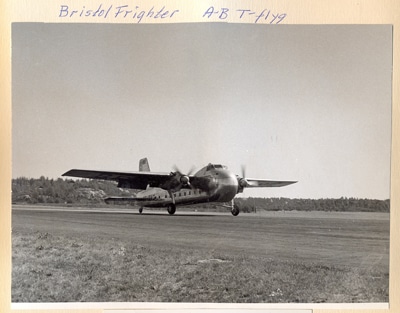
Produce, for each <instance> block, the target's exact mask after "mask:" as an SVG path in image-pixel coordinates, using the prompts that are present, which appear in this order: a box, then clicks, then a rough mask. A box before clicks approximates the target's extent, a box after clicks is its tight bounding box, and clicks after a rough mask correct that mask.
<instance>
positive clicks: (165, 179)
mask: <svg viewBox="0 0 400 313" xmlns="http://www.w3.org/2000/svg"><path fill="white" fill-rule="evenodd" d="M62 176H71V177H81V178H90V179H102V180H113V181H116V182H118V185H119V186H120V187H122V188H132V189H146V187H147V186H148V185H149V186H150V187H162V186H164V185H166V184H168V183H169V182H170V181H171V180H172V179H173V175H172V174H170V173H156V172H111V171H92V170H79V169H72V170H69V171H68V172H66V173H64V174H63V175H62Z"/></svg>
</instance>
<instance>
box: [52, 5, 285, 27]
mask: <svg viewBox="0 0 400 313" xmlns="http://www.w3.org/2000/svg"><path fill="white" fill-rule="evenodd" d="M180 13H181V12H180V10H178V9H170V8H167V7H166V6H163V7H161V6H160V7H158V8H156V7H154V6H153V7H152V8H151V9H146V10H142V9H141V8H140V7H139V6H131V5H127V4H126V5H119V6H116V5H113V4H111V5H103V4H100V5H99V6H97V7H95V8H87V7H86V6H82V7H80V8H79V9H77V8H71V7H70V6H68V5H61V6H60V11H59V14H58V17H59V18H97V19H117V20H131V21H132V22H135V23H141V22H142V21H148V22H151V21H152V20H157V19H158V20H163V19H173V18H175V17H176V16H178V15H179V14H180ZM199 13H200V14H201V18H202V19H210V18H212V17H213V18H214V19H217V20H227V19H229V18H231V17H233V18H236V19H239V20H242V19H243V20H245V19H246V20H248V21H250V22H254V23H268V24H279V23H280V22H282V21H283V20H284V19H285V18H286V14H285V13H281V14H280V13H276V12H272V11H271V10H267V9H264V10H261V11H259V12H256V11H253V10H249V9H237V10H232V9H229V8H214V7H213V6H211V7H208V8H206V9H205V10H204V11H200V12H199Z"/></svg>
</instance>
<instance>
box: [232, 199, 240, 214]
mask: <svg viewBox="0 0 400 313" xmlns="http://www.w3.org/2000/svg"><path fill="white" fill-rule="evenodd" d="M231 206H232V209H231V213H232V215H233V216H238V215H239V212H240V210H239V207H238V206H237V205H235V202H233V200H232V202H231Z"/></svg>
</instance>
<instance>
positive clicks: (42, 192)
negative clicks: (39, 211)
mask: <svg viewBox="0 0 400 313" xmlns="http://www.w3.org/2000/svg"><path fill="white" fill-rule="evenodd" d="M107 196H119V197H121V196H124V197H129V196H134V191H133V190H129V189H122V188H118V187H117V184H116V183H115V182H112V181H102V180H90V179H78V180H72V179H62V178H58V179H49V178H46V177H44V176H42V177H40V178H38V179H34V178H26V177H19V178H16V179H13V180H12V202H13V203H15V204H22V203H27V204H46V203H47V204H60V205H61V204H64V205H65V204H67V205H74V204H79V205H93V204H96V205H98V204H103V203H104V200H103V199H104V198H106V197H107ZM235 205H237V206H238V207H239V209H240V210H241V211H242V212H254V211H257V210H267V211H283V210H286V211H292V210H297V211H347V212H389V209H390V201H389V200H376V199H359V198H345V197H342V198H340V199H290V198H236V199H235ZM202 206H203V207H207V208H212V207H214V205H212V204H204V205H202Z"/></svg>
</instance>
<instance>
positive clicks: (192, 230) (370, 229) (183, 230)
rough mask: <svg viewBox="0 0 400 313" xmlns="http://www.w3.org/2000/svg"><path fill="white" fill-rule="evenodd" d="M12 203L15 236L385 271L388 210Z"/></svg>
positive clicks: (387, 245) (387, 266)
mask: <svg viewBox="0 0 400 313" xmlns="http://www.w3.org/2000/svg"><path fill="white" fill-rule="evenodd" d="M136 212H137V211H136V210H134V211H133V210H132V211H127V210H113V209H106V210H105V209H90V210H79V209H75V208H68V209H67V208H57V207H30V206H14V207H13V210H12V231H13V232H19V233H21V234H24V233H26V234H29V233H34V232H43V233H45V232H47V233H50V234H52V235H60V236H66V237H68V236H72V237H89V238H96V237H102V238H110V239H113V240H115V239H117V240H118V239H119V240H121V241H130V242H134V243H136V244H139V245H143V246H151V247H152V248H163V249H165V248H166V247H171V248H172V247H173V248H175V249H185V250H190V249H193V250H197V251H198V250H208V251H213V252H220V253H224V254H231V255H247V256H255V257H263V258H268V259H279V260H294V259H295V260H298V261H301V262H303V263H310V264H321V265H325V266H328V265H340V266H342V265H344V266H348V267H355V268H363V269H368V268H372V267H374V268H375V269H376V268H379V269H381V270H382V271H384V272H388V268H389V214H384V213H383V214H379V213H323V212H303V213H302V212H267V213H263V214H262V213H258V214H244V213H242V214H241V215H239V216H237V217H233V216H232V215H231V214H230V213H229V212H226V213H203V212H195V213H192V212H180V211H179V209H178V211H177V213H176V214H175V215H173V216H170V215H168V214H167V213H166V212H164V211H162V212H161V211H160V212H149V213H144V214H138V213H136Z"/></svg>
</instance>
